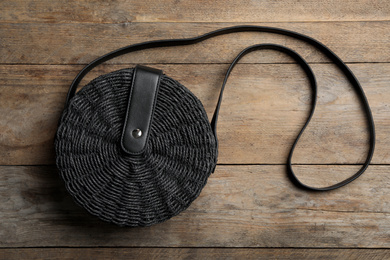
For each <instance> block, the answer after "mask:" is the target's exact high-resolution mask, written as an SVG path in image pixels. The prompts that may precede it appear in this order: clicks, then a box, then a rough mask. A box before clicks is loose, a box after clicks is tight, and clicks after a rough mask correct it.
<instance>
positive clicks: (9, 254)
mask: <svg viewBox="0 0 390 260" xmlns="http://www.w3.org/2000/svg"><path fill="white" fill-rule="evenodd" d="M0 256H2V257H3V259H8V260H13V259H31V260H34V259H50V260H57V259H62V260H65V259H69V260H74V259H84V260H89V259H91V260H96V259H118V260H120V259H170V260H174V259H213V260H218V259H247V260H250V259H258V260H259V259H260V260H261V259H280V260H283V259H286V260H290V259H299V260H302V259H308V260H312V259H323V260H327V259H329V260H344V259H355V260H366V259H389V258H390V250H388V249H292V248H283V249H274V248H273V249H268V248H267V249H266V248H18V249H12V248H9V249H0Z"/></svg>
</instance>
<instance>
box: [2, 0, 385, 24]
mask: <svg viewBox="0 0 390 260" xmlns="http://www.w3.org/2000/svg"><path fill="white" fill-rule="evenodd" d="M0 10H2V15H1V16H0V21H2V22H8V23H12V22H14V21H18V22H46V23H80V22H81V23H129V22H182V23H186V22H236V23H243V22H245V23H248V22H285V21H287V22H297V21H305V22H310V21H375V20H378V21H381V20H389V18H390V15H389V11H390V4H389V2H387V1H380V0H375V1H373V0H370V1H369V0H358V1H353V0H344V1H336V0H330V1H311V0H301V1H296V0H288V1H271V0H266V1H245V2H242V3H241V2H237V1H234V0H227V1H218V2H210V1H205V0H193V1H171V0H163V1H153V0H145V1H137V0H131V1H126V0H116V1H113V2H112V1H94V2H93V4H91V3H90V2H89V1H75V0H72V1H67V2H64V1H60V0H54V1H53V0H40V1H33V0H27V1H26V0H16V1H2V2H1V3H0Z"/></svg>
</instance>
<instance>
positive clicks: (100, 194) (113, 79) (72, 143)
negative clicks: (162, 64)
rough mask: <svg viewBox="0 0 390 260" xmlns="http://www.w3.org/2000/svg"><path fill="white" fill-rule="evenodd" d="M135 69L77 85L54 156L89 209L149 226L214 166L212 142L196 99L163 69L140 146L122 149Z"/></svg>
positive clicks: (186, 199)
mask: <svg viewBox="0 0 390 260" xmlns="http://www.w3.org/2000/svg"><path fill="white" fill-rule="evenodd" d="M133 73H134V69H133V68H129V69H122V70H118V71H114V72H112V73H109V74H106V75H102V76H100V77H98V78H96V79H94V80H92V81H91V82H90V83H89V84H88V85H86V86H85V87H84V88H82V89H81V90H80V91H79V92H78V93H77V94H76V95H75V96H74V97H73V98H72V99H71V100H70V101H69V104H68V105H67V107H66V108H65V110H64V111H63V114H62V116H61V119H60V123H59V127H58V130H57V133H56V137H55V150H56V163H57V166H58V169H59V172H60V175H61V176H62V178H63V180H64V181H65V184H66V188H67V190H68V191H69V193H70V194H71V195H72V196H73V198H74V199H75V201H76V202H77V203H78V204H79V205H81V206H82V207H84V208H85V209H86V210H87V211H88V212H89V213H91V214H93V215H95V216H98V217H99V218H100V219H102V220H104V221H108V222H111V223H115V224H117V225H121V226H149V225H152V224H156V223H159V222H162V221H165V220H167V219H169V218H171V217H173V216H175V215H177V214H179V213H180V212H181V211H183V210H184V209H186V208H187V207H188V206H189V205H190V204H191V202H192V201H194V200H195V199H196V198H197V197H198V195H199V194H200V192H201V190H202V188H203V187H204V186H205V184H206V182H207V179H208V177H209V175H210V174H211V172H212V171H213V170H214V168H215V165H216V158H217V142H216V138H215V135H214V133H213V131H212V128H211V126H210V123H209V121H208V118H207V114H206V112H205V110H204V108H203V106H202V103H201V102H200V101H199V99H198V98H197V97H196V96H195V95H194V94H192V93H191V92H190V91H189V90H188V89H187V88H186V87H184V86H183V85H181V84H180V83H179V82H178V81H176V80H173V79H172V78H170V77H168V76H166V75H164V74H163V75H162V76H161V80H160V84H159V91H158V95H157V97H156V101H155V110H154V116H153V121H152V122H151V125H150V131H149V138H148V141H147V143H146V145H145V149H144V150H143V152H142V153H139V154H135V155H132V154H128V153H126V152H124V151H123V149H122V148H121V144H120V143H121V134H122V129H123V124H124V121H125V116H126V110H127V105H128V96H129V92H130V91H131V88H130V87H129V86H131V83H132V81H133Z"/></svg>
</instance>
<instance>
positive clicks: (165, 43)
mask: <svg viewBox="0 0 390 260" xmlns="http://www.w3.org/2000/svg"><path fill="white" fill-rule="evenodd" d="M252 31H254V32H268V33H275V34H282V35H286V36H290V37H292V38H296V39H299V40H302V41H304V42H307V43H309V44H311V45H313V46H314V47H316V48H317V49H319V50H320V51H321V52H323V53H324V54H325V55H326V56H327V57H328V58H329V59H331V60H332V61H333V62H334V63H335V64H336V65H337V67H338V68H339V69H340V70H341V71H342V72H343V73H344V75H345V76H346V77H347V79H348V80H349V81H350V83H351V84H352V86H353V88H354V89H355V91H356V92H357V94H358V96H359V98H360V100H361V103H362V106H363V109H364V112H365V114H366V119H367V123H368V129H369V133H370V148H369V151H368V154H367V158H366V161H365V162H364V163H363V165H362V167H361V168H360V170H359V171H357V172H356V173H355V174H354V175H352V176H351V177H349V178H347V179H345V180H344V181H341V182H339V183H337V184H334V185H331V186H328V187H323V188H317V187H312V186H308V185H306V184H303V183H302V182H301V181H300V180H299V179H298V178H297V177H296V175H295V173H294V171H293V169H292V163H291V159H292V156H293V152H294V149H295V146H296V144H297V143H298V141H299V138H300V137H301V135H302V133H303V131H304V130H305V128H306V127H307V125H308V124H309V122H310V120H311V118H312V116H313V114H314V110H315V106H316V100H317V83H316V80H315V77H314V74H313V72H312V70H311V69H310V66H309V65H308V63H307V62H306V61H305V60H304V59H303V58H302V57H301V56H299V55H298V54H297V53H296V52H294V51H292V50H291V49H288V48H286V47H283V46H280V45H276V44H258V45H253V46H250V47H248V48H246V49H244V50H243V51H242V52H241V53H240V54H239V55H238V56H237V57H236V58H235V60H234V61H233V62H232V63H231V65H230V67H229V69H228V71H227V73H226V76H225V79H224V82H223V84H222V88H221V92H220V95H219V99H218V103H217V106H216V108H215V112H214V115H213V118H212V121H211V127H212V129H213V131H214V134H215V137H216V138H217V131H216V127H217V121H218V113H219V109H220V107H221V102H222V96H223V91H224V89H225V85H226V82H227V79H228V77H229V75H230V73H231V71H232V69H233V68H234V66H235V65H236V64H237V62H238V61H239V60H240V59H241V58H242V57H243V56H244V55H246V54H248V53H250V52H252V51H255V50H260V49H273V50H277V51H281V52H284V53H286V54H288V55H289V56H291V57H292V58H294V60H295V61H297V62H298V64H299V65H300V66H301V67H302V68H303V70H304V71H305V73H306V75H307V76H308V78H309V81H310V85H311V87H312V90H313V91H312V108H311V112H310V114H309V116H308V118H307V121H306V123H305V125H304V126H303V127H302V129H301V131H300V132H299V134H298V136H297V138H296V140H295V142H294V143H293V145H292V147H291V151H290V154H289V156H288V159H287V171H288V176H289V178H290V180H291V181H292V182H293V183H294V184H295V185H296V186H298V187H300V188H303V189H306V190H311V191H328V190H333V189H337V188H340V187H342V186H344V185H346V184H348V183H350V182H351V181H353V180H355V179H356V178H358V177H359V176H360V175H361V174H362V173H363V172H364V171H365V170H366V169H367V167H368V165H369V164H370V161H371V159H372V156H373V154H374V148H375V126H374V120H373V117H372V113H371V109H370V106H369V104H368V101H367V98H366V95H365V93H364V91H363V89H362V87H361V86H360V83H359V81H358V80H357V79H356V77H355V75H354V74H353V73H352V71H351V70H350V69H349V68H348V66H347V65H346V64H345V63H344V62H343V61H342V60H341V59H340V58H339V57H338V56H337V55H336V54H334V53H333V52H332V51H331V50H330V49H329V48H328V47H326V46H325V45H323V44H322V43H320V42H319V41H317V40H315V39H313V38H311V37H308V36H306V35H303V34H300V33H296V32H293V31H289V30H285V29H280V28H274V27H265V26H254V25H244V26H233V27H227V28H222V29H219V30H216V31H212V32H209V33H206V34H203V35H200V36H197V37H193V38H186V39H167V40H156V41H148V42H143V43H137V44H133V45H129V46H126V47H123V48H120V49H117V50H114V51H112V52H110V53H107V54H105V55H103V56H101V57H99V58H97V59H96V60H94V61H92V62H91V63H89V64H88V65H86V66H85V67H84V68H83V69H82V70H81V71H80V72H79V74H78V75H77V76H76V78H75V79H74V80H73V82H72V84H71V86H70V88H69V91H68V95H67V98H66V104H65V106H68V104H69V101H70V100H71V99H72V97H73V96H74V95H75V93H76V89H77V86H78V85H79V83H80V81H81V80H82V79H83V77H84V76H85V75H86V74H87V73H88V72H89V71H90V70H92V69H93V68H94V67H96V66H98V65H99V64H101V63H103V62H105V61H107V60H110V59H113V58H115V57H118V56H120V55H123V54H127V53H130V52H134V51H139V50H145V49H151V48H160V47H171V46H183V45H190V44H195V43H198V42H201V41H204V40H206V39H209V38H211V37H215V36H218V35H223V34H230V33H236V32H252Z"/></svg>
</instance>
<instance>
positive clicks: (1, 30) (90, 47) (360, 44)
mask: <svg viewBox="0 0 390 260" xmlns="http://www.w3.org/2000/svg"><path fill="white" fill-rule="evenodd" d="M4 3H5V2H4ZM233 25H237V24H232V23H221V24H215V23H214V24H213V23H211V24H209V23H205V24H204V23H191V24H188V23H130V24H44V23H42V24H41V23H39V24H36V23H15V24H9V23H5V24H0V35H1V36H2V37H1V41H0V63H6V64H31V63H33V64H69V63H72V64H85V63H89V62H90V61H92V60H93V59H95V58H96V57H98V56H100V55H103V54H105V53H107V52H109V51H111V50H114V49H117V48H120V47H123V46H126V45H129V44H134V43H140V42H144V41H150V40H158V39H172V38H188V37H194V36H197V35H201V34H203V33H206V32H209V31H212V30H216V29H219V28H222V27H226V26H233ZM257 25H265V26H274V27H280V28H285V29H288V30H293V31H297V32H300V33H303V34H307V35H308V36H311V37H313V38H315V39H317V40H319V41H321V42H323V43H324V44H325V45H327V46H328V47H329V48H330V49H332V50H333V51H334V52H335V53H336V54H337V55H339V56H340V57H341V58H342V59H343V60H345V61H346V62H389V61H390V33H389V32H390V21H382V22H342V23H341V22H332V23H326V22H323V23H321V22H307V23H263V24H257ZM269 42H272V43H277V44H282V45H286V46H287V47H291V48H293V49H295V50H297V51H298V52H299V53H300V54H301V55H302V56H303V57H305V58H306V59H307V60H308V61H310V62H324V61H328V60H327V59H326V58H325V57H323V56H322V55H320V54H319V52H318V51H317V50H316V49H314V48H312V47H310V46H308V45H307V44H304V43H302V42H299V41H297V40H294V39H292V38H289V37H287V36H280V35H272V34H267V33H256V32H246V33H236V34H235V35H223V36H219V37H216V38H212V39H209V40H207V41H205V42H202V43H199V44H196V45H193V46H182V47H174V48H164V49H163V50H162V49H154V50H147V51H142V52H138V53H133V54H131V55H128V56H124V57H121V58H117V59H116V60H115V61H114V62H115V63H128V62H129V61H131V62H132V63H140V62H141V63H167V62H169V63H221V62H222V63H227V62H229V63H230V62H231V61H232V59H233V58H234V57H235V56H236V55H237V54H238V53H239V52H240V51H241V50H242V49H244V48H245V47H247V46H250V45H253V44H257V43H269ZM286 61H287V62H291V60H290V59H287V58H286V57H285V56H284V55H281V54H280V55H267V52H262V53H261V54H259V55H250V56H248V57H246V58H245V60H243V62H248V63H258V62H261V63H274V62H276V63H277V62H286Z"/></svg>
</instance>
